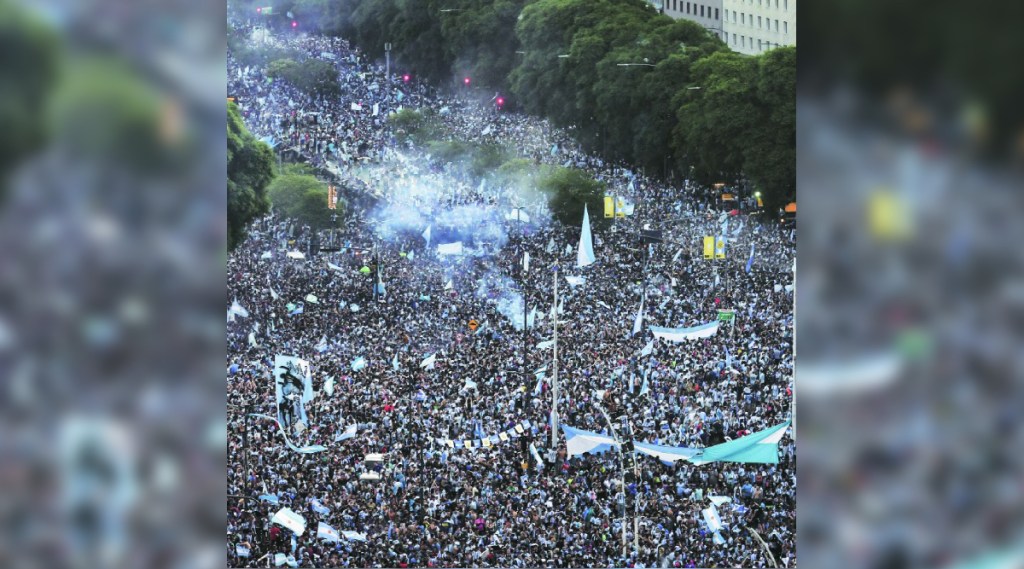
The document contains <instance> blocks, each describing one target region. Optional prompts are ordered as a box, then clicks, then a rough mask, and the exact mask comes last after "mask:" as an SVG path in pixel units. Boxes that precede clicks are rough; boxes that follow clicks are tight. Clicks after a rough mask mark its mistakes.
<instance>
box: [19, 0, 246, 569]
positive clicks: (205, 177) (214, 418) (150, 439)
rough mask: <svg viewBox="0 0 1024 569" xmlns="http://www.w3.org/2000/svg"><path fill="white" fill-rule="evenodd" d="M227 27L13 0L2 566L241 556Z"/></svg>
mask: <svg viewBox="0 0 1024 569" xmlns="http://www.w3.org/2000/svg"><path fill="white" fill-rule="evenodd" d="M225 19H226V15H225V7H224V5H223V3H217V2H203V1H195V0H172V1H167V0H161V1H159V2H156V1H152V0H137V1H133V2H128V1H108V0H74V1H70V0H42V1H31V2H29V1H20V0H17V1H15V0H0V243H2V253H0V417H2V418H0V488H3V492H2V494H0V496H2V497H0V513H2V516H0V519H2V522H0V523H2V524H3V527H2V530H0V567H5V568H23V567H24V568H29V567H83V568H85V567H89V568H101V567H140V568H141V567H146V568H157V567H222V566H224V562H225V560H224V546H223V541H222V540H223V535H224V534H223V532H224V531H225V526H226V515H225V506H224V504H225V501H224V480H225V477H224V475H225V469H224V460H225V456H226V454H225V441H226V431H225V424H224V421H225V410H224V402H225V394H224V388H223V377H224V376H223V375H221V373H222V370H223V361H224V359H223V358H224V353H225V344H224V320H223V317H222V316H219V315H220V314H221V313H222V312H223V305H224V292H223V291H224V260H225V253H224V251H225V244H226V236H225V212H226V203H225V202H226V196H225V179H226V174H225V162H226V153H227V152H226V145H225V124H226V119H225V100H224V97H225V84H226V71H225V67H226V65H225V49H226V48H225V46H226V41H225V31H224V29H225V23H224V22H225ZM218 537H220V541H219V542H218Z"/></svg>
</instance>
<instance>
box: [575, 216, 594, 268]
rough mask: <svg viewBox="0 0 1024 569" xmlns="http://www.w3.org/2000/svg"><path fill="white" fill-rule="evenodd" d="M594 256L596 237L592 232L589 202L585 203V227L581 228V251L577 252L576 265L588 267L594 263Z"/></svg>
mask: <svg viewBox="0 0 1024 569" xmlns="http://www.w3.org/2000/svg"><path fill="white" fill-rule="evenodd" d="M595 260H596V259H595V257H594V238H593V236H592V235H591V233H590V212H589V211H588V209H587V204H583V228H582V229H581V230H580V245H579V251H578V252H577V254H576V266H577V267H586V266H588V265H592V264H593V263H594V261H595Z"/></svg>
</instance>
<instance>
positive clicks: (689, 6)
mask: <svg viewBox="0 0 1024 569" xmlns="http://www.w3.org/2000/svg"><path fill="white" fill-rule="evenodd" d="M722 2H723V0H698V1H696V2H691V1H688V0H661V9H662V12H663V13H664V14H665V15H667V16H672V17H673V18H675V19H677V20H679V19H684V20H690V21H693V22H697V23H698V24H700V25H702V26H704V27H705V28H707V29H708V30H710V31H711V32H712V33H714V34H716V35H717V36H718V37H720V38H722V41H725V36H724V35H723V33H724V32H723V30H722V13H723V12H722Z"/></svg>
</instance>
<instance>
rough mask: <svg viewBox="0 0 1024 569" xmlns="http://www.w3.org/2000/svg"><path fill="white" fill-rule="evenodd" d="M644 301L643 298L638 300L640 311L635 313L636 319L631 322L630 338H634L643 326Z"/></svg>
mask: <svg viewBox="0 0 1024 569" xmlns="http://www.w3.org/2000/svg"><path fill="white" fill-rule="evenodd" d="M644 300H645V298H644V297H641V298H640V309H639V310H637V311H636V319H635V320H633V332H632V333H631V334H630V336H635V335H636V334H637V333H638V332H639V331H640V328H641V327H642V326H643V325H644Z"/></svg>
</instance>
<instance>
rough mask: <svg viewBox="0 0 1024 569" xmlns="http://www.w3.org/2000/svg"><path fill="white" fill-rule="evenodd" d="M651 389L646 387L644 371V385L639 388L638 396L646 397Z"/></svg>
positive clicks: (645, 371) (645, 372)
mask: <svg viewBox="0 0 1024 569" xmlns="http://www.w3.org/2000/svg"><path fill="white" fill-rule="evenodd" d="M650 390H651V389H650V388H649V387H648V386H647V370H646V369H645V370H644V384H643V385H641V386H640V395H641V396H643V395H646V394H647V392H648V391H650Z"/></svg>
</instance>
